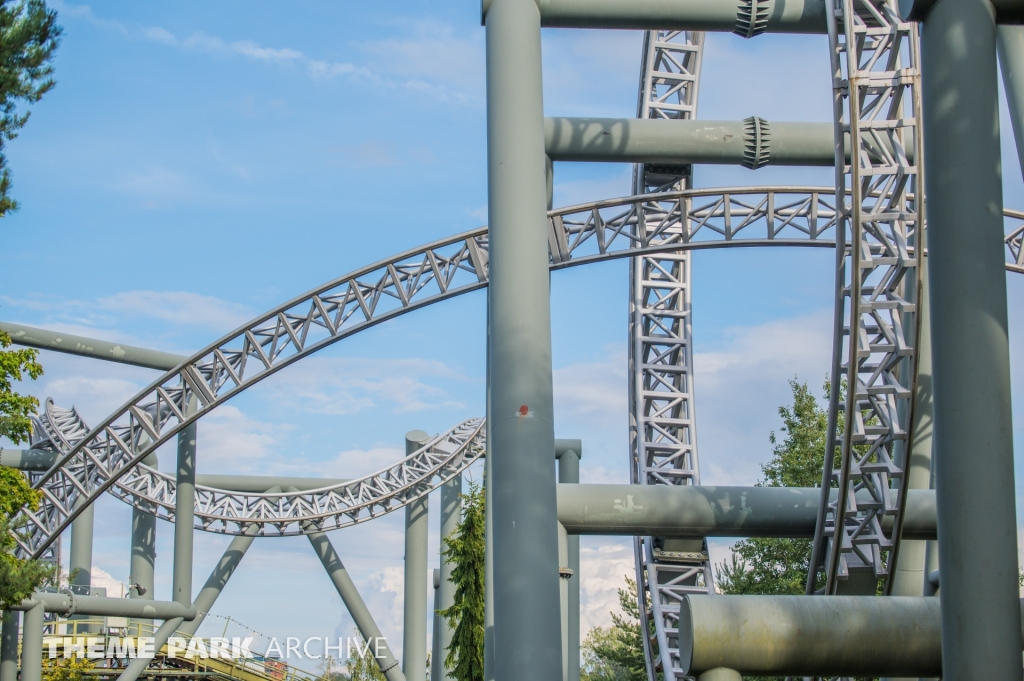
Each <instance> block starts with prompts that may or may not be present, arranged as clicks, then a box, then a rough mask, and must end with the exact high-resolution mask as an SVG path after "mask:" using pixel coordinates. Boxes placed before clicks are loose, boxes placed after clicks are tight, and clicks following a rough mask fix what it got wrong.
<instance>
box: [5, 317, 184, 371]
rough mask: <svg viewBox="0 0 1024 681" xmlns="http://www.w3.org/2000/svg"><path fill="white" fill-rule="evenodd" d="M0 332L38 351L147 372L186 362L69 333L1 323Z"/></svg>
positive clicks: (142, 349) (166, 354) (152, 351)
mask: <svg viewBox="0 0 1024 681" xmlns="http://www.w3.org/2000/svg"><path fill="white" fill-rule="evenodd" d="M0 331H4V332H5V333H7V334H8V335H9V336H10V337H11V340H12V341H14V342H15V343H16V344H18V345H24V346H26V347H30V348H40V349H42V350H54V351H56V352H64V353H67V354H69V355H78V356H80V357H91V358H93V359H103V360H106V361H108V362H117V363H119V364H131V365H132V366H137V367H145V368H146V369H159V370H160V371H169V370H171V369H173V368H174V367H176V366H178V365H179V364H181V363H182V362H183V361H185V360H186V359H187V357H184V356H182V355H175V354H173V353H170V352H161V351H159V350H148V349H146V348H138V347H135V346H134V345H124V344H123V343H111V342H110V341H102V340H96V339H95V338H86V337H84V336H75V335H72V334H69V333H59V332H57V331H47V330H46V329H37V328H35V327H32V326H23V325H21V324H12V323H11V322H0Z"/></svg>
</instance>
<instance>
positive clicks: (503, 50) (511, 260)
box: [485, 0, 562, 681]
mask: <svg viewBox="0 0 1024 681" xmlns="http://www.w3.org/2000/svg"><path fill="white" fill-rule="evenodd" d="M485 25H486V48H487V152H488V155H487V163H488V166H487V169H488V213H489V218H490V219H489V225H490V233H489V234H490V236H489V239H490V248H489V261H488V268H489V273H490V285H489V286H488V289H487V296H488V322H489V323H488V326H489V329H488V339H487V350H488V351H487V368H488V372H487V373H488V386H489V396H488V413H487V430H488V438H489V445H490V448H489V450H488V453H489V457H488V459H489V461H490V465H491V477H490V478H488V480H487V485H488V487H489V488H490V492H491V503H492V510H493V518H492V525H491V528H492V529H493V532H494V560H493V575H494V587H495V588H494V610H493V613H494V639H495V642H496V645H495V646H494V660H493V663H494V664H493V670H494V673H495V678H496V679H498V681H507V680H510V679H516V680H518V679H554V678H557V677H558V676H559V675H560V674H561V668H562V661H561V646H560V645H559V638H560V637H559V625H558V621H559V612H558V532H557V528H556V527H555V524H554V523H552V522H551V521H552V519H553V518H554V517H555V513H556V502H555V471H554V467H553V466H552V465H551V453H552V452H553V451H554V447H555V431H554V416H553V412H554V408H553V403H552V382H551V381H552V370H551V307H550V286H549V274H548V237H547V234H548V221H547V213H546V206H547V191H546V188H545V171H544V168H545V155H544V109H543V104H542V92H541V89H542V88H541V49H540V10H539V9H538V5H537V3H536V2H535V1H534V0H493V2H491V5H490V8H489V9H488V11H487V18H486V22H485Z"/></svg>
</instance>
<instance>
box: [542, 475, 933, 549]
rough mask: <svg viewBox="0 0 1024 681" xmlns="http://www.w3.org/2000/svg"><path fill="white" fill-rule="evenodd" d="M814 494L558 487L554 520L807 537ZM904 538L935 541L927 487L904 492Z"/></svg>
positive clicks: (591, 527) (622, 528)
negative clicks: (905, 502) (905, 493)
mask: <svg viewBox="0 0 1024 681" xmlns="http://www.w3.org/2000/svg"><path fill="white" fill-rule="evenodd" d="M820 496H821V495H820V490H818V489H817V488H813V487H689V486H682V485H559V486H558V521H559V522H560V523H562V524H563V525H564V526H565V529H566V530H567V531H568V532H569V533H570V534H607V535H627V536H629V535H632V536H641V535H648V536H649V535H655V536H659V537H692V538H697V537H790V538H806V537H813V536H814V526H815V522H816V521H817V513H818V504H819V500H820ZM903 536H904V537H905V538H911V539H934V538H935V536H936V526H935V493H934V492H932V491H931V490H919V489H914V490H910V491H909V492H908V493H907V506H906V512H905V518H904V522H903Z"/></svg>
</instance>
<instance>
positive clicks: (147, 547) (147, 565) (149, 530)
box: [128, 507, 156, 636]
mask: <svg viewBox="0 0 1024 681" xmlns="http://www.w3.org/2000/svg"><path fill="white" fill-rule="evenodd" d="M155 563H156V516H154V515H151V514H149V513H146V512H145V511H140V510H139V509H137V508H135V507H132V555H131V566H130V568H129V569H130V570H131V575H130V576H129V581H130V582H131V584H138V585H139V586H140V587H142V588H143V589H145V590H146V593H144V594H140V593H139V592H138V591H137V590H136V589H131V590H130V591H129V592H128V597H129V598H132V599H142V600H148V601H151V600H153V587H154V584H153V582H154V579H153V573H154V568H155ZM129 586H130V585H129ZM132 623H133V624H135V625H136V626H139V627H145V626H152V625H153V620H146V619H136V620H132ZM138 633H139V635H140V636H141V635H142V631H141V630H140V631H139V632H138Z"/></svg>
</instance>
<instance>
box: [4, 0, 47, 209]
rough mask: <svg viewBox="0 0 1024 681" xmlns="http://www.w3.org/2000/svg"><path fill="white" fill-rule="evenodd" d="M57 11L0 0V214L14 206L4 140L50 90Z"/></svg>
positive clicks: (33, 0) (32, 2) (23, 0)
mask: <svg viewBox="0 0 1024 681" xmlns="http://www.w3.org/2000/svg"><path fill="white" fill-rule="evenodd" d="M60 34H61V28H60V26H58V25H57V13H56V12H55V11H53V10H51V9H50V8H48V7H47V6H46V3H45V2H43V0H18V1H16V2H11V1H10V0H0V217H4V216H5V215H7V213H8V212H9V211H12V210H15V209H17V207H18V203H17V202H16V201H15V200H14V199H13V198H11V196H10V189H11V173H10V170H8V168H7V158H6V156H4V153H3V146H4V143H5V142H7V141H9V140H12V139H14V138H15V137H17V136H18V131H19V130H21V128H23V127H25V123H27V122H28V117H29V113H30V112H28V111H25V112H24V113H22V112H19V111H18V104H19V103H22V102H24V103H27V104H34V103H36V102H38V101H39V100H40V99H42V97H43V95H45V94H46V93H47V92H49V91H50V90H51V89H53V86H54V85H55V84H56V83H55V81H54V80H53V77H52V76H53V64H52V59H53V54H54V52H55V51H56V50H57V45H58V44H59V42H60Z"/></svg>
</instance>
